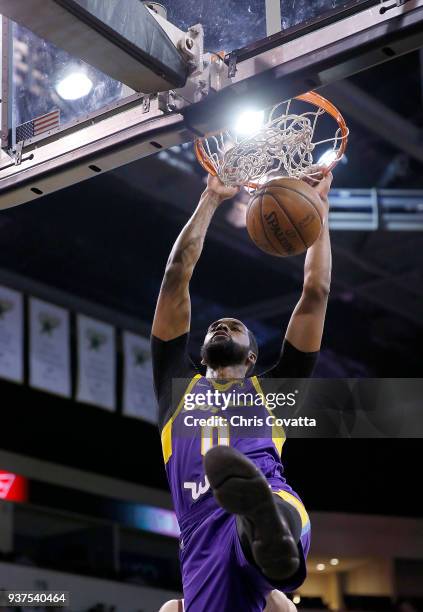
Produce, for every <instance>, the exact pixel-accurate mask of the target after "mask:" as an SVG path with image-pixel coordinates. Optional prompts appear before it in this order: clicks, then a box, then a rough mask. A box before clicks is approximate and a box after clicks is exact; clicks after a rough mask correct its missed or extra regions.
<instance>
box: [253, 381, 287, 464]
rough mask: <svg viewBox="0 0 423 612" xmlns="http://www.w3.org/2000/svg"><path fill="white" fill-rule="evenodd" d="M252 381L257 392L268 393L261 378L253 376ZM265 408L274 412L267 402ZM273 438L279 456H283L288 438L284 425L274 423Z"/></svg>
mask: <svg viewBox="0 0 423 612" xmlns="http://www.w3.org/2000/svg"><path fill="white" fill-rule="evenodd" d="M251 382H252V383H253V386H254V388H255V390H256V391H257V393H259V394H260V395H262V396H263V397H266V395H265V394H264V393H263V390H262V388H261V385H260V383H259V380H258V378H257V376H253V377H252V378H251ZM265 408H266V410H267V412H268V413H269V414H270V415H273V414H274V413H273V410H270V408H268V407H267V404H265ZM272 440H273V444H274V445H275V447H276V450H277V451H278V454H279V456H281V455H282V447H283V445H284V442H285V440H286V435H285V431H284V428H283V427H282V425H272Z"/></svg>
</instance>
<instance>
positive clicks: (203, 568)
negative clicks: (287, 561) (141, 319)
mask: <svg viewBox="0 0 423 612" xmlns="http://www.w3.org/2000/svg"><path fill="white" fill-rule="evenodd" d="M215 390H218V391H219V392H220V393H221V394H227V395H228V396H230V397H231V398H232V402H231V403H230V404H229V405H228V406H227V408H226V410H222V406H221V405H215V404H213V402H211V403H207V405H202V402H200V398H202V397H203V396H204V395H205V394H206V393H207V391H210V393H213V392H214V391H215ZM260 397H261V398H262V397H263V392H262V389H261V386H260V383H259V380H258V379H257V377H252V378H245V379H243V380H237V381H232V382H229V383H226V384H219V383H217V382H216V381H214V380H212V379H207V378H205V377H203V376H201V375H199V374H198V375H196V376H194V377H193V379H192V380H191V382H190V383H189V385H188V387H187V389H186V391H185V394H184V396H183V397H182V398H181V401H180V402H179V404H178V407H177V409H176V410H175V412H174V413H173V415H172V416H171V418H170V419H169V420H168V421H167V423H166V424H165V426H164V427H163V430H162V436H161V437H162V448H163V456H164V460H165V466H166V473H167V477H168V480H169V484H170V488H171V492H172V497H173V502H174V507H175V512H176V515H177V518H178V521H179V525H180V528H181V555H180V557H181V565H182V576H183V585H184V598H185V610H186V612H204V611H206V610H207V612H214V611H215V610H216V612H217V611H219V612H221V611H224V610H228V612H230V611H231V610H243V611H244V610H245V611H246V612H247V611H251V612H259V611H260V610H263V609H264V605H265V597H266V595H267V593H268V592H269V591H270V590H272V589H273V588H276V586H273V585H272V584H271V583H270V582H269V581H268V580H267V579H266V578H265V577H264V576H263V574H261V572H260V571H259V570H258V569H257V568H256V567H254V566H252V565H251V564H250V563H248V561H247V560H246V559H245V557H244V555H243V552H242V549H241V546H240V543H239V540H238V535H237V531H236V524H235V517H234V516H233V515H230V514H228V513H227V512H225V511H224V510H223V509H221V508H220V507H219V506H218V504H217V503H216V501H215V499H214V497H213V494H212V492H211V490H210V485H209V483H208V480H207V477H206V475H205V473H204V467H203V457H204V455H205V454H206V452H207V451H208V450H209V449H210V448H211V447H212V446H214V445H217V444H220V445H222V444H227V445H231V446H233V447H234V448H236V449H237V450H239V451H240V452H242V453H243V454H244V455H246V456H247V457H248V458H249V459H250V460H251V461H252V462H253V463H254V464H255V465H256V466H257V467H258V468H260V470H261V471H262V472H263V474H264V476H265V477H266V479H267V481H268V483H269V486H270V487H271V488H272V490H273V491H274V492H275V494H277V495H279V496H280V497H281V498H282V499H284V500H285V501H287V502H288V503H291V504H292V505H293V506H295V507H296V509H297V510H298V512H299V514H300V516H301V520H302V527H303V529H302V536H301V546H302V551H301V552H302V571H301V572H300V574H301V575H298V576H296V577H294V579H293V582H292V583H291V584H289V585H288V584H287V585H286V588H285V590H287V591H288V590H293V589H295V588H296V587H298V586H299V584H301V582H302V581H303V580H304V572H305V561H304V559H305V556H306V555H307V552H308V549H309V546H310V523H309V520H308V516H307V512H306V511H305V509H304V506H303V504H302V502H301V500H300V498H299V497H298V496H297V495H296V493H295V492H293V491H292V489H291V488H290V487H289V485H288V484H287V483H286V480H285V478H284V477H283V467H282V463H281V458H280V455H281V451H282V446H283V443H284V440H285V435H284V432H283V430H282V428H280V427H277V426H275V425H273V424H272V422H271V420H269V419H267V417H269V416H270V415H272V412H271V411H270V410H269V409H268V408H267V407H266V406H265V405H263V402H262V401H260ZM188 398H189V400H190V401H189V403H188V402H187V399H188ZM210 417H214V420H213V419H211V420H212V421H213V423H210V421H209V418H210ZM206 421H207V422H206ZM278 588H280V586H278Z"/></svg>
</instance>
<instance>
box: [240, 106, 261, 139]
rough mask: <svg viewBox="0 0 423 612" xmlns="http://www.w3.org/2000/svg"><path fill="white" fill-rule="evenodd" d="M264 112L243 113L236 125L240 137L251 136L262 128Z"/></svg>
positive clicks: (250, 111)
mask: <svg viewBox="0 0 423 612" xmlns="http://www.w3.org/2000/svg"><path fill="white" fill-rule="evenodd" d="M263 123H264V111H254V110H248V111H244V112H243V113H241V115H240V116H239V117H238V119H237V122H236V124H235V132H236V133H237V134H239V135H240V136H250V135H251V134H254V133H255V132H258V130H259V129H260V128H261V127H262V125H263Z"/></svg>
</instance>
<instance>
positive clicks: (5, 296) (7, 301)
mask: <svg viewBox="0 0 423 612" xmlns="http://www.w3.org/2000/svg"><path fill="white" fill-rule="evenodd" d="M23 359H24V357H23V296H22V294H21V293H19V292H18V291H14V290H13V289H8V288H7V287H2V286H0V377H1V378H6V379H7V380H12V381H14V382H19V383H21V382H23V376H24V373H23V372H24V368H23Z"/></svg>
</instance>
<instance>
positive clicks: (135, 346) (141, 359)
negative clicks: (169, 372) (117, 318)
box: [123, 332, 157, 423]
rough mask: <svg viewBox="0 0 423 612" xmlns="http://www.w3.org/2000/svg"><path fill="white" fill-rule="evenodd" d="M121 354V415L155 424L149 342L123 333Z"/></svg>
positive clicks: (155, 412)
mask: <svg viewBox="0 0 423 612" xmlns="http://www.w3.org/2000/svg"><path fill="white" fill-rule="evenodd" d="M123 352H124V380H123V413H124V414H126V415H127V416H132V417H139V418H141V419H145V420H146V421H149V422H150V423H157V402H156V398H155V395H154V389H153V371H152V364H151V351H150V342H149V340H147V339H146V338H142V337H141V336H137V335H136V334H132V333H131V332H124V333H123Z"/></svg>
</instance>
